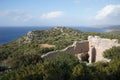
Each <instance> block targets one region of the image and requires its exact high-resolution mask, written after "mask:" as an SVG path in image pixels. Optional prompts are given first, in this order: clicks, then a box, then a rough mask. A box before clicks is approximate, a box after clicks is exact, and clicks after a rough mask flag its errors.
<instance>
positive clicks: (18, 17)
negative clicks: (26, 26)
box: [0, 9, 34, 22]
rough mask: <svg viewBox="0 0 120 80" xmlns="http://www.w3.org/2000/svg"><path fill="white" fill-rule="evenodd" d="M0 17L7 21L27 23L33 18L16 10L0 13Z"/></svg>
mask: <svg viewBox="0 0 120 80" xmlns="http://www.w3.org/2000/svg"><path fill="white" fill-rule="evenodd" d="M1 17H3V18H5V19H8V20H13V21H20V22H27V21H30V20H31V19H32V18H34V17H33V16H32V15H30V14H28V13H27V12H25V11H23V10H18V9H14V10H5V11H0V18H1Z"/></svg>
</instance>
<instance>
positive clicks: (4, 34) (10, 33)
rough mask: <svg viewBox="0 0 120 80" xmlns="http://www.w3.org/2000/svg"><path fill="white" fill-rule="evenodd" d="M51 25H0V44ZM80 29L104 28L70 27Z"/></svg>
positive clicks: (93, 29)
mask: <svg viewBox="0 0 120 80" xmlns="http://www.w3.org/2000/svg"><path fill="white" fill-rule="evenodd" d="M49 28H51V27H0V44H4V43H8V42H11V41H13V40H15V39H17V38H19V37H21V36H23V35H25V34H26V33H27V32H28V31H32V30H46V29H49ZM72 28H74V29H78V30H81V31H86V32H87V31H89V32H105V31H106V30H105V29H102V28H100V29H98V28H89V27H72Z"/></svg>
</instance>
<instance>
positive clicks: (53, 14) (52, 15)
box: [41, 11, 64, 19]
mask: <svg viewBox="0 0 120 80" xmlns="http://www.w3.org/2000/svg"><path fill="white" fill-rule="evenodd" d="M63 15H64V13H63V11H54V12H49V13H46V14H42V16H41V18H42V19H54V18H59V17H61V16H63Z"/></svg>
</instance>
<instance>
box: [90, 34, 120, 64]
mask: <svg viewBox="0 0 120 80" xmlns="http://www.w3.org/2000/svg"><path fill="white" fill-rule="evenodd" d="M88 41H89V52H88V53H89V56H90V57H89V61H90V62H92V59H93V57H95V62H97V61H109V60H108V59H105V58H104V57H103V52H104V51H105V50H107V49H110V48H112V47H113V46H120V44H118V40H117V39H106V38H100V37H99V36H95V37H93V36H89V37H88ZM93 49H94V50H93Z"/></svg>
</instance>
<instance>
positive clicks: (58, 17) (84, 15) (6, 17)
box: [0, 0, 120, 26]
mask: <svg viewBox="0 0 120 80" xmlns="http://www.w3.org/2000/svg"><path fill="white" fill-rule="evenodd" d="M93 25H120V0H0V26H93Z"/></svg>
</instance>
